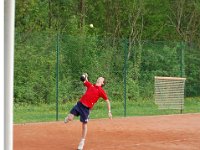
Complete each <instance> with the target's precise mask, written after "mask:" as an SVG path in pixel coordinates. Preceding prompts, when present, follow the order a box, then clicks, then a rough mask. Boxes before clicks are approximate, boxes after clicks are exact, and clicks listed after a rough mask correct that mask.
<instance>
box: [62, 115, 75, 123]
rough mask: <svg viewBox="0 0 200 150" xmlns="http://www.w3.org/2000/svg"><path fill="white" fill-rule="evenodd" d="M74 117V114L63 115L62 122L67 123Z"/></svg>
mask: <svg viewBox="0 0 200 150" xmlns="http://www.w3.org/2000/svg"><path fill="white" fill-rule="evenodd" d="M73 119H74V114H68V116H66V117H65V120H64V123H68V122H69V121H72V120H73Z"/></svg>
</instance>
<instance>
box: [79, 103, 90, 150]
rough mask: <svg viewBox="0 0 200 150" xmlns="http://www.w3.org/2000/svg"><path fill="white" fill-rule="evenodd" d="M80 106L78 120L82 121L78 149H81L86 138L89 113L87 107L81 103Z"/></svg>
mask: <svg viewBox="0 0 200 150" xmlns="http://www.w3.org/2000/svg"><path fill="white" fill-rule="evenodd" d="M80 108H81V109H80V110H81V113H80V121H81V122H82V135H81V140H80V143H79V145H78V150H82V149H83V147H84V144H85V138H86V135H87V123H88V120H89V114H90V110H89V108H87V107H85V106H83V105H81V106H80Z"/></svg>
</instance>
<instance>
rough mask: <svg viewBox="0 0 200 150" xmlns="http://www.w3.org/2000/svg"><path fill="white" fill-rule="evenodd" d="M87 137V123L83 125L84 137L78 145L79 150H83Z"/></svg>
mask: <svg viewBox="0 0 200 150" xmlns="http://www.w3.org/2000/svg"><path fill="white" fill-rule="evenodd" d="M86 135H87V123H82V136H81V141H80V143H79V145H78V150H82V149H83V147H84V144H85V138H86Z"/></svg>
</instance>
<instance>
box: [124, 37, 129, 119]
mask: <svg viewBox="0 0 200 150" xmlns="http://www.w3.org/2000/svg"><path fill="white" fill-rule="evenodd" d="M127 56H128V55H127V42H126V39H125V42H124V117H126V76H127Z"/></svg>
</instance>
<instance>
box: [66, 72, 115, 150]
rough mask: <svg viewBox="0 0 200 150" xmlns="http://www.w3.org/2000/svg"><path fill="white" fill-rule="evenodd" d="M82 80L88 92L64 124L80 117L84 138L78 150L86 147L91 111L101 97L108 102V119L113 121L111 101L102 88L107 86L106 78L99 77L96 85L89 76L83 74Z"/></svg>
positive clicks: (82, 137)
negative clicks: (90, 80)
mask: <svg viewBox="0 0 200 150" xmlns="http://www.w3.org/2000/svg"><path fill="white" fill-rule="evenodd" d="M80 79H81V81H82V82H83V83H84V85H85V86H86V87H87V90H86V92H85V94H84V95H83V96H82V97H81V99H80V101H78V102H77V104H76V105H75V106H74V107H73V108H72V109H71V111H70V114H69V115H68V116H67V117H66V118H65V120H64V122H65V123H67V122H69V121H72V120H73V118H74V116H80V121H81V122H82V136H81V140H80V143H79V145H78V150H82V149H83V147H84V144H85V138H86V134H87V123H88V119H89V114H90V110H91V109H92V108H93V106H94V104H95V103H96V102H97V101H98V99H99V98H100V97H101V98H103V99H104V100H105V101H106V103H107V108H108V117H109V118H110V119H112V113H111V106H110V101H109V99H108V96H107V94H106V92H105V91H104V89H103V88H102V87H103V86H104V85H105V78H104V77H99V78H98V79H97V81H96V84H92V83H90V82H89V81H88V75H87V74H83V75H82V76H81V78H80Z"/></svg>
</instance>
